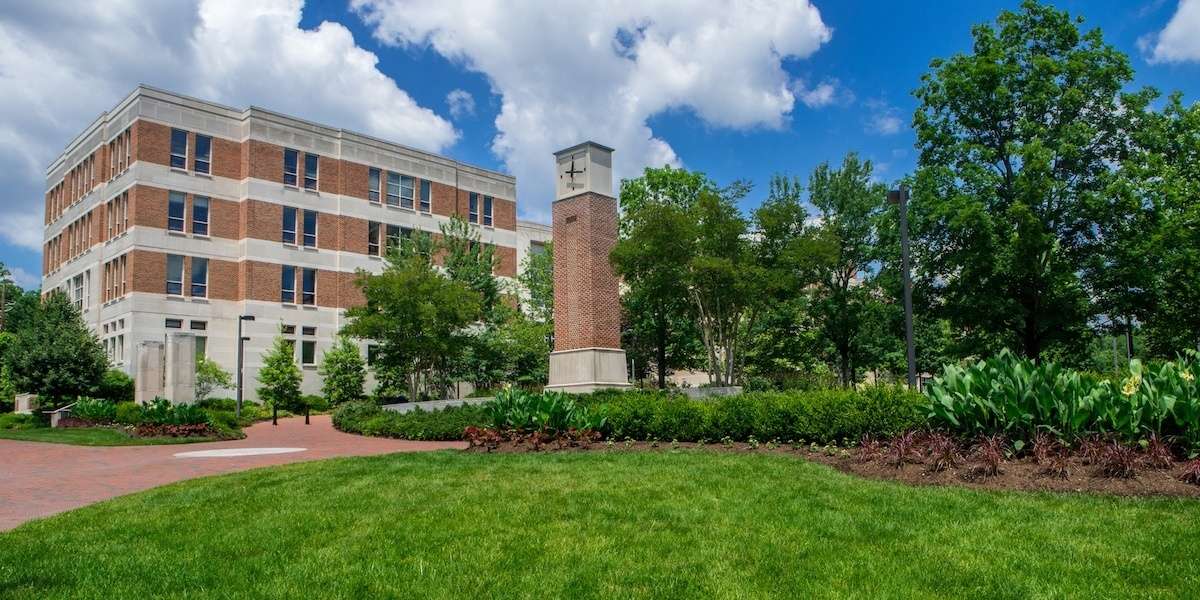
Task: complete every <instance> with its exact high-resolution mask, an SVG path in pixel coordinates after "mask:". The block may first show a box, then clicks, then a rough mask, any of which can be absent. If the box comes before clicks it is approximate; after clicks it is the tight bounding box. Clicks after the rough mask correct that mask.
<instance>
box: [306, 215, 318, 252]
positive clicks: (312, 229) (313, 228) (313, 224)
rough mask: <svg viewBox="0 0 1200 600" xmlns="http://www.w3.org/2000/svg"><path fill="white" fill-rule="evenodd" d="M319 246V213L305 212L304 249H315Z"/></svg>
mask: <svg viewBox="0 0 1200 600" xmlns="http://www.w3.org/2000/svg"><path fill="white" fill-rule="evenodd" d="M316 245H317V211H315V210H306V211H304V247H306V248H314V247H316Z"/></svg>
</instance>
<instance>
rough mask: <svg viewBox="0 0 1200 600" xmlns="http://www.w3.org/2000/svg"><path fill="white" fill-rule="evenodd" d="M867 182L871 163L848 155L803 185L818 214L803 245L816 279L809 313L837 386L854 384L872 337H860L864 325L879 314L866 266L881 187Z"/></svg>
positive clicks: (873, 253) (873, 252) (873, 247)
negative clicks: (826, 348) (830, 354)
mask: <svg viewBox="0 0 1200 600" xmlns="http://www.w3.org/2000/svg"><path fill="white" fill-rule="evenodd" d="M872 180H873V176H872V169H871V162H870V161H861V160H859V158H858V156H857V155H855V154H853V153H851V154H848V155H846V157H845V159H843V161H842V166H841V168H839V169H832V168H830V166H829V164H828V163H823V164H821V165H819V166H817V168H816V169H815V170H814V171H813V173H812V176H811V177H810V179H809V186H808V189H809V200H810V201H811V202H812V204H813V206H815V207H816V208H817V210H818V211H819V213H820V220H819V223H818V224H817V225H815V226H814V227H813V228H812V239H813V243H812V244H810V245H809V247H810V248H812V249H814V251H813V252H811V253H810V254H809V260H810V261H812V265H813V270H814V274H815V276H816V277H815V280H814V283H815V286H814V287H813V289H812V297H813V301H812V311H813V315H814V317H815V319H816V321H817V322H818V323H819V324H820V327H821V330H822V332H823V334H824V337H825V339H826V340H828V342H829V344H830V345H831V346H832V350H833V354H834V357H835V364H836V365H837V370H838V375H839V379H840V380H841V384H842V385H843V386H848V385H850V384H852V383H853V382H854V380H855V379H856V376H855V366H856V363H857V365H858V366H861V365H862V363H863V362H865V361H864V360H862V359H863V358H864V357H865V355H866V354H868V351H867V348H868V346H869V343H870V340H871V339H872V338H873V337H877V336H870V335H865V334H867V333H868V332H869V329H868V323H869V322H870V321H871V320H872V318H873V317H880V316H882V307H881V306H879V303H880V300H879V295H878V294H877V288H876V287H875V285H874V282H873V277H874V273H873V272H872V266H873V263H875V262H876V261H877V260H878V258H879V255H878V251H877V248H878V242H879V235H878V231H877V228H876V225H877V223H878V220H879V215H880V214H881V213H882V212H883V210H884V206H885V204H886V202H887V188H886V187H885V186H884V185H883V184H881V183H875V182H873V181H872ZM876 272H877V271H876ZM876 321H877V319H876ZM874 333H878V332H874ZM856 359H858V360H856Z"/></svg>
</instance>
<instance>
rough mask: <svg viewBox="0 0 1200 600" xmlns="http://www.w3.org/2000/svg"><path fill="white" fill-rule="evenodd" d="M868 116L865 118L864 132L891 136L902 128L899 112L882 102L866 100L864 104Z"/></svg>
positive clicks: (902, 122) (902, 123)
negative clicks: (868, 113)
mask: <svg viewBox="0 0 1200 600" xmlns="http://www.w3.org/2000/svg"><path fill="white" fill-rule="evenodd" d="M864 104H865V105H866V107H867V109H868V110H869V111H870V113H871V114H870V115H868V116H867V121H866V127H865V130H866V132H867V133H874V134H876V135H892V134H895V133H899V131H900V129H901V128H902V127H904V121H903V120H901V118H900V110H899V109H897V108H896V107H894V106H892V105H890V104H888V103H887V102H886V101H884V100H867V101H866V102H864Z"/></svg>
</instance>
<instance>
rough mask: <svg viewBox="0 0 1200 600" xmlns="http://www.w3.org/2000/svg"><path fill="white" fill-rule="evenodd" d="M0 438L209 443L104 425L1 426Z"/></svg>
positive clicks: (60, 441)
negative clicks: (142, 434)
mask: <svg viewBox="0 0 1200 600" xmlns="http://www.w3.org/2000/svg"><path fill="white" fill-rule="evenodd" d="M0 439H4V440H19V441H22V442H50V443H52V444H73V445H76V446H154V445H158V444H190V443H194V442H211V441H213V440H214V438H209V437H191V438H175V437H145V438H140V437H134V436H131V435H129V434H127V433H125V432H123V431H118V430H116V429H110V428H107V427H63V428H51V427H34V428H30V429H0Z"/></svg>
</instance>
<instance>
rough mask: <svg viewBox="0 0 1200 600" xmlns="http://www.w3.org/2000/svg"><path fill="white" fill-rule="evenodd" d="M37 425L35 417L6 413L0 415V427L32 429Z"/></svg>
mask: <svg viewBox="0 0 1200 600" xmlns="http://www.w3.org/2000/svg"><path fill="white" fill-rule="evenodd" d="M34 427H38V420H37V417H35V416H33V415H18V414H15V413H8V414H3V415H0V429H33V428H34Z"/></svg>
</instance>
